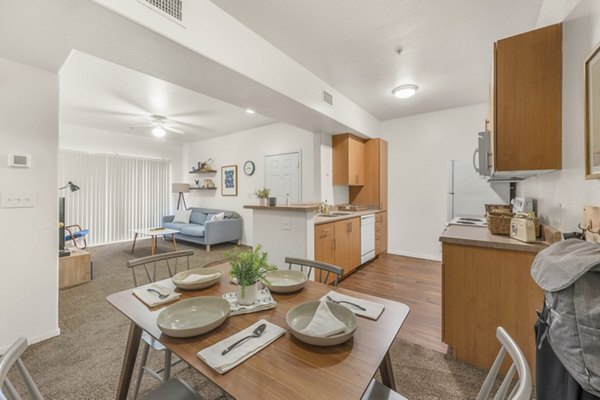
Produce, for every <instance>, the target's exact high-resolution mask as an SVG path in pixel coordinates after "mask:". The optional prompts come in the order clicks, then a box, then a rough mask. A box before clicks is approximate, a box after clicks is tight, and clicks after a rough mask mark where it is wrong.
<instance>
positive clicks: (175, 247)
mask: <svg viewBox="0 0 600 400" xmlns="http://www.w3.org/2000/svg"><path fill="white" fill-rule="evenodd" d="M171 239H173V248H174V249H175V251H177V243H175V235H171Z"/></svg>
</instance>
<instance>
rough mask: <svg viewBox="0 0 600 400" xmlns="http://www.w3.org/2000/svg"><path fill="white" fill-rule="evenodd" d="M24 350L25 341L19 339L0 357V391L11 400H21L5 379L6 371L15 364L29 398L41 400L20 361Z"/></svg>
mask: <svg viewBox="0 0 600 400" xmlns="http://www.w3.org/2000/svg"><path fill="white" fill-rule="evenodd" d="M26 349H27V339H25V338H19V339H17V341H16V342H15V343H13V345H12V346H10V347H9V349H8V350H7V351H6V353H4V355H2V357H0V391H2V390H3V391H4V393H6V394H7V395H8V396H9V398H11V399H20V398H21V397H19V394H18V393H17V390H16V389H15V387H14V386H13V384H12V383H11V382H10V381H9V380H8V377H7V375H8V371H9V370H10V369H11V368H12V366H13V365H15V364H16V365H17V369H18V370H19V373H20V374H21V378H23V382H24V383H25V387H26V388H27V392H28V393H29V397H30V398H32V399H34V400H43V397H42V394H41V393H40V391H39V390H38V388H37V386H36V385H35V383H34V382H33V379H31V375H29V371H27V368H25V364H23V361H21V355H22V354H23V352H25V350H26ZM2 397H3V396H2V393H1V392H0V398H2Z"/></svg>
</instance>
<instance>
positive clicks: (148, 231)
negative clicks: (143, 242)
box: [131, 228, 179, 255]
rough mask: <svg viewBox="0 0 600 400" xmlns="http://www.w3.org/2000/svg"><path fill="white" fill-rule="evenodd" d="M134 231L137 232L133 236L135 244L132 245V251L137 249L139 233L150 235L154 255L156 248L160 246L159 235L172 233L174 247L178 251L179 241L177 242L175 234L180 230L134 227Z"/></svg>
mask: <svg viewBox="0 0 600 400" xmlns="http://www.w3.org/2000/svg"><path fill="white" fill-rule="evenodd" d="M132 232H133V233H134V234H135V236H134V237H133V246H131V253H133V251H134V250H135V243H136V241H137V238H138V235H143V236H150V238H151V240H152V244H151V246H152V255H154V249H155V248H157V247H158V237H159V236H166V235H171V240H172V241H173V248H174V249H175V251H177V243H176V242H175V234H176V233H179V231H178V230H175V229H169V228H139V229H133V230H132Z"/></svg>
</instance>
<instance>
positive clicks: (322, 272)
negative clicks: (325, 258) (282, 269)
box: [285, 257, 344, 287]
mask: <svg viewBox="0 0 600 400" xmlns="http://www.w3.org/2000/svg"><path fill="white" fill-rule="evenodd" d="M285 263H286V264H288V265H289V268H288V269H292V265H298V266H300V271H302V272H304V268H306V269H307V273H306V274H307V275H308V276H309V277H310V273H311V271H313V270H318V272H319V273H318V274H317V271H315V272H314V276H315V281H317V282H319V283H325V284H329V283H330V282H329V277H330V275H331V274H333V277H335V280H334V282H333V286H334V287H337V285H338V280H339V278H341V277H342V275H344V269H343V268H340V267H337V266H335V265H333V264H327V263H324V262H321V261H315V260H305V259H303V258H294V257H286V258H285Z"/></svg>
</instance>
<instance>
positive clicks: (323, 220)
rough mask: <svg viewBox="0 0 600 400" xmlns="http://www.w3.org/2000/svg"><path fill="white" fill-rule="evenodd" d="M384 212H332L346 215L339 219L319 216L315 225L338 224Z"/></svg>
mask: <svg viewBox="0 0 600 400" xmlns="http://www.w3.org/2000/svg"><path fill="white" fill-rule="evenodd" d="M382 211H383V210H363V211H332V213H344V215H340V216H339V217H322V216H320V215H319V214H317V216H316V217H315V225H320V224H326V223H328V222H336V221H341V220H344V219H350V218H355V217H360V216H362V215H368V214H377V213H380V212H382Z"/></svg>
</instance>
